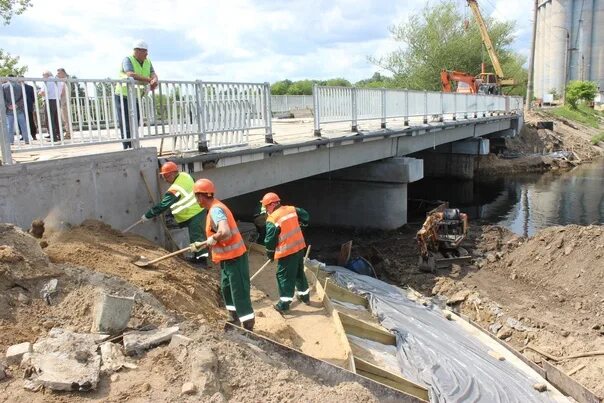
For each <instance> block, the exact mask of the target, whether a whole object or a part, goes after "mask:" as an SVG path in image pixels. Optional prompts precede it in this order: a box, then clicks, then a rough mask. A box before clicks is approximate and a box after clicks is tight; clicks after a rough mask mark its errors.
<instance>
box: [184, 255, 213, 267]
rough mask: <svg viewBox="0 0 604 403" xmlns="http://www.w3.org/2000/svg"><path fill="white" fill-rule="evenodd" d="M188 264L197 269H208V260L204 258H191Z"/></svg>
mask: <svg viewBox="0 0 604 403" xmlns="http://www.w3.org/2000/svg"><path fill="white" fill-rule="evenodd" d="M189 262H191V264H193V265H194V266H196V267H197V268H199V269H207V268H208V259H207V258H206V257H204V256H198V257H195V256H193V257H192V258H191V259H190V260H189Z"/></svg>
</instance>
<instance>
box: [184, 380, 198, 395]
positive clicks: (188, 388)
mask: <svg viewBox="0 0 604 403" xmlns="http://www.w3.org/2000/svg"><path fill="white" fill-rule="evenodd" d="M196 393H197V386H195V384H194V383H193V382H187V383H185V384H184V385H182V389H181V391H180V394H181V395H194V394H196Z"/></svg>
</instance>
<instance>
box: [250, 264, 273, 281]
mask: <svg viewBox="0 0 604 403" xmlns="http://www.w3.org/2000/svg"><path fill="white" fill-rule="evenodd" d="M270 262H272V260H270V259H268V260H267V261H266V263H264V264H263V265H262V267H261V268H260V269H258V271H257V272H256V273H254V275H253V276H252V277H250V283H251V282H252V280H254V278H256V276H257V275H258V274H260V273H261V272H262V270H264V269H265V268H266V266H268V264H269V263H270Z"/></svg>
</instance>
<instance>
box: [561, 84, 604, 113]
mask: <svg viewBox="0 0 604 403" xmlns="http://www.w3.org/2000/svg"><path fill="white" fill-rule="evenodd" d="M597 93H598V86H597V85H596V83H594V82H591V81H579V80H573V81H569V82H568V84H567V85H566V96H565V97H564V102H565V103H566V104H567V105H568V106H570V107H571V108H572V109H577V108H578V104H579V101H583V102H587V103H589V102H593V100H594V99H595V97H596V95H597Z"/></svg>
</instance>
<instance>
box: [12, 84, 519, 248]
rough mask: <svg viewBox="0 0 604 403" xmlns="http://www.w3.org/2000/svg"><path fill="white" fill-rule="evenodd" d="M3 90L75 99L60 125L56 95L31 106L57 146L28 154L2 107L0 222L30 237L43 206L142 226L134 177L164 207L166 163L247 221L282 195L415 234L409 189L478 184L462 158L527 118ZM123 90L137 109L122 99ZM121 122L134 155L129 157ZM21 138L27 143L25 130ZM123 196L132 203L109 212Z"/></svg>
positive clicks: (376, 106)
mask: <svg viewBox="0 0 604 403" xmlns="http://www.w3.org/2000/svg"><path fill="white" fill-rule="evenodd" d="M4 81H9V82H11V83H12V86H11V92H10V94H11V96H12V97H14V96H15V91H14V89H13V88H12V87H20V88H21V89H23V92H25V91H24V86H25V83H29V84H30V85H32V86H33V87H34V88H41V89H45V88H47V87H48V86H49V85H58V84H59V83H61V84H62V85H64V86H65V88H67V89H68V91H66V92H67V93H68V94H69V96H68V97H67V100H68V101H67V102H66V104H65V109H66V113H65V115H62V114H60V113H58V114H57V115H58V116H57V117H56V120H53V119H48V118H47V117H48V116H51V117H52V111H51V110H50V108H49V103H50V102H49V99H48V98H47V95H45V96H40V95H36V100H35V102H34V103H33V105H32V106H31V111H30V110H27V108H28V106H27V105H25V108H24V109H25V114H28V113H30V112H31V114H32V115H33V122H34V123H33V124H39V123H44V122H45V121H49V123H48V125H47V126H49V131H50V132H52V131H53V127H52V126H53V122H54V123H55V129H58V130H56V131H57V132H58V138H57V139H56V140H55V139H53V138H52V136H51V138H50V139H44V138H43V136H42V134H41V133H40V134H39V135H38V137H37V139H36V140H31V139H30V140H31V141H29V144H25V139H26V138H24V139H23V140H21V139H20V137H19V136H18V135H17V136H15V137H14V138H10V137H9V134H8V133H7V125H6V122H7V119H10V118H11V117H10V114H11V113H12V114H13V116H12V119H13V121H17V120H18V116H16V112H15V111H12V112H7V109H6V103H7V101H8V102H9V103H10V102H11V101H12V100H14V99H9V100H5V99H3V97H0V119H1V121H2V124H1V125H0V131H1V134H2V136H0V142H1V144H0V145H1V149H2V161H3V163H4V165H3V166H2V167H0V191H2V192H3V194H5V195H6V194H11V195H13V196H11V197H9V198H7V199H6V200H5V201H4V203H3V204H0V218H1V219H2V220H4V221H8V222H17V223H19V224H20V225H25V226H28V225H29V222H30V221H31V219H33V218H36V217H34V216H33V213H32V212H33V211H39V207H38V206H39V205H40V204H43V205H48V206H57V205H61V206H64V205H67V206H71V207H73V208H62V209H61V211H60V212H58V211H57V212H56V214H55V215H56V216H57V217H58V218H57V219H58V220H60V221H64V222H79V221H81V220H82V219H85V218H93V217H94V218H100V219H104V220H106V221H107V222H108V223H110V224H111V225H115V226H117V227H120V226H124V223H127V222H133V221H135V219H136V218H138V216H139V215H140V211H138V210H137V211H136V212H135V211H133V209H134V207H133V206H140V207H139V209H140V210H143V209H144V206H146V205H147V204H148V203H149V200H148V197H147V195H146V192H145V189H144V187H143V184H142V183H141V181H140V175H139V174H138V171H139V170H140V171H142V172H143V173H144V175H145V176H146V177H147V178H149V180H150V179H152V181H149V182H150V183H151V188H152V189H153V191H154V192H153V193H154V194H155V195H158V194H159V193H158V189H159V185H160V184H159V182H158V181H157V179H156V169H157V162H158V160H160V162H161V161H162V160H165V159H170V160H172V161H175V162H176V163H178V164H180V166H181V168H182V169H183V170H185V171H187V172H190V173H191V174H192V175H193V176H194V177H207V178H210V179H212V180H214V181H215V182H216V184H217V186H218V189H219V191H218V196H219V197H220V198H223V199H227V198H228V199H230V200H229V202H230V203H231V204H232V205H233V207H234V209H235V210H236V211H237V212H238V213H240V214H243V215H247V214H250V215H251V211H252V210H253V209H254V208H255V207H256V206H257V200H258V199H259V198H258V194H259V193H261V192H263V191H265V190H266V189H273V190H276V191H278V192H280V193H281V194H282V195H283V197H284V198H285V199H286V200H287V201H291V202H292V203H295V204H299V205H303V206H305V207H307V208H308V209H309V210H310V211H311V213H312V214H313V222H314V223H319V224H327V225H347V226H362V227H377V228H396V227H398V226H400V225H402V224H404V223H405V222H406V189H407V184H408V183H410V182H413V181H416V180H419V179H421V178H422V177H423V175H424V172H425V171H426V172H427V171H431V172H433V173H436V174H444V173H446V174H447V175H452V176H459V177H468V176H470V177H471V172H469V171H471V168H472V166H471V163H469V162H468V159H467V157H468V156H470V157H471V156H473V155H478V154H485V153H488V152H489V141H490V139H493V138H500V137H505V136H513V135H515V134H516V133H517V132H518V131H519V130H520V128H521V127H522V119H523V115H522V99H521V98H519V97H509V96H493V95H482V94H457V93H441V92H428V91H408V90H392V89H366V88H351V87H324V86H315V87H314V89H313V95H312V98H311V99H312V108H308V107H309V106H310V105H309V99H308V98H306V99H304V100H303V101H300V102H298V103H297V104H296V103H295V102H294V104H296V105H298V106H303V107H306V108H308V109H309V110H310V111H311V112H312V113H311V114H310V115H309V116H308V117H305V118H304V117H302V118H294V119H276V118H274V117H273V115H275V114H277V113H280V112H285V111H286V110H284V109H287V106H284V105H286V104H285V102H287V100H284V99H282V98H281V99H280V98H276V97H274V96H271V95H270V86H269V84H268V83H222V82H221V83H218V82H204V81H164V82H162V83H161V85H160V86H159V88H158V89H157V90H156V91H155V92H154V93H150V92H146V91H141V90H140V89H139V88H137V86H136V85H135V83H134V82H133V81H132V80H73V79H68V80H56V79H51V80H46V81H42V80H40V79H35V78H22V79H14V78H5V79H4ZM118 84H119V85H122V86H126V87H127V90H128V91H127V94H128V95H129V96H128V97H124V96H123V95H121V92H120V93H116V90H115V89H116V85H118ZM45 93H46V94H47V93H48V91H45ZM289 103H290V104H291V103H292V101H291V99H290V101H289ZM273 105H275V107H273ZM137 111H138V113H137ZM63 116H66V118H63ZM125 120H128V121H129V123H130V127H131V128H132V131H131V133H132V138H131V139H129V140H127V141H129V142H131V143H132V147H133V149H131V150H122V144H124V143H125V142H126V140H125V139H123V138H122V137H121V133H120V128H119V123H120V121H121V122H124V121H125ZM56 122H58V125H57V124H56ZM26 126H27V127H26V128H25V129H24V131H26V132H27V133H30V132H31V128H32V127H31V126H32V123H30V120H27V122H26ZM57 126H58V128H57ZM11 140H12V141H13V143H14V144H13V145H11V144H10V141H11ZM424 161H429V163H428V164H425V163H424ZM116 174H117V175H119V176H120V180H119V181H116V180H115V175H116ZM40 178H44V179H45V181H41V180H40ZM112 178H113V179H112ZM106 186H110V187H111V191H110V192H108V190H107V188H106ZM32 188H33V189H34V194H35V195H36V197H35V199H36V200H33V199H32V198H31V194H32V193H31V192H32V190H31V189H32ZM133 189H134V190H135V191H134V192H133ZM66 194H71V195H73V194H77V195H78V198H79V199H78V200H77V201H75V200H72V199H71V198H66V197H65V195H66ZM116 194H122V195H124V198H123V200H120V201H115V200H114V201H112V202H111V203H110V204H107V205H106V204H105V203H102V202H101V201H103V200H106V201H109V200H110V199H111V198H112V196H115V195H116ZM82 199H83V200H82ZM116 203H117V204H116ZM147 235H150V236H153V237H156V238H157V237H160V236H161V234H159V233H153V234H147Z"/></svg>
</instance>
